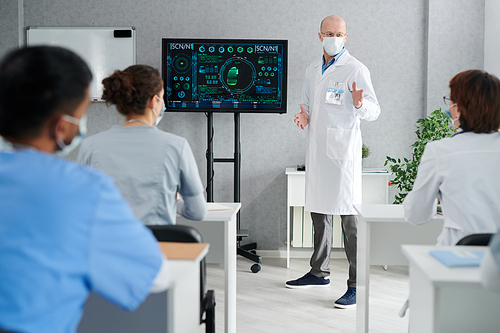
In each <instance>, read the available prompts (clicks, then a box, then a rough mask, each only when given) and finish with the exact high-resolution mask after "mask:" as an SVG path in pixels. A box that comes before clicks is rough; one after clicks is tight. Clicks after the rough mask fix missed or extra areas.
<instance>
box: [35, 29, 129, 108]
mask: <svg viewBox="0 0 500 333" xmlns="http://www.w3.org/2000/svg"><path fill="white" fill-rule="evenodd" d="M114 30H131V31H132V37H125V38H115V37H114V36H113V31H114ZM136 39H137V37H136V30H135V27H27V28H26V45H27V46H36V45H58V46H62V47H65V48H68V49H70V50H72V51H73V52H75V53H76V54H78V55H79V56H80V57H82V58H83V60H85V62H86V63H87V64H88V66H89V68H90V70H91V72H92V75H93V80H92V82H91V83H90V89H89V93H90V100H91V101H92V102H103V100H102V91H103V85H102V80H103V79H104V78H106V77H108V76H109V75H111V74H113V72H114V71H115V70H117V69H119V70H124V69H125V68H127V67H129V66H132V65H135V64H136V63H137V60H136V59H137V52H136V45H137V41H136Z"/></svg>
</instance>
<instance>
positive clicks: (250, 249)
mask: <svg viewBox="0 0 500 333" xmlns="http://www.w3.org/2000/svg"><path fill="white" fill-rule="evenodd" d="M240 241H241V237H238V247H237V254H238V255H240V256H242V257H245V258H247V259H249V260H252V261H253V262H255V263H256V264H253V265H252V267H250V270H251V271H252V273H258V272H259V271H260V270H261V267H260V264H261V263H262V257H261V256H259V255H258V254H257V252H256V251H255V250H256V249H257V243H249V244H245V245H240V244H239V243H240Z"/></svg>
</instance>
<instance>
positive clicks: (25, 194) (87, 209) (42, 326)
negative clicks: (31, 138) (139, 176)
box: [0, 150, 162, 333]
mask: <svg viewBox="0 0 500 333" xmlns="http://www.w3.org/2000/svg"><path fill="white" fill-rule="evenodd" d="M161 261H162V259H161V255H160V252H159V249H158V246H157V242H156V240H155V238H154V236H153V235H152V233H151V232H150V231H149V230H148V229H147V228H146V227H144V225H143V224H142V223H141V222H140V221H138V220H136V219H135V218H134V217H133V214H132V212H131V210H130V208H129V207H128V205H127V203H126V202H125V200H124V199H123V198H122V197H121V195H120V193H119V191H118V190H117V189H116V187H115V186H114V185H113V183H112V181H111V180H110V179H109V178H108V177H107V176H105V175H103V174H102V173H100V172H98V171H95V170H91V169H90V168H88V167H85V166H81V165H78V164H76V163H72V162H68V161H65V160H63V159H59V158H56V157H54V156H52V155H48V154H44V153H42V152H39V151H36V150H21V151H11V152H7V151H0V327H1V328H4V329H7V330H12V331H19V332H35V331H36V332H51V333H55V332H76V329H77V326H78V323H79V321H80V319H81V316H82V314H83V305H84V302H85V300H86V299H87V296H88V294H89V292H90V291H94V292H96V293H98V294H100V295H101V296H103V297H104V298H106V299H108V300H110V301H111V302H113V303H115V304H116V305H118V306H120V307H122V308H124V309H127V310H133V309H135V308H136V307H137V306H139V304H140V303H141V302H142V301H143V300H144V299H145V298H146V297H147V295H148V294H149V290H150V288H151V284H152V281H153V280H154V278H155V276H156V274H157V272H158V270H159V268H160V266H161Z"/></svg>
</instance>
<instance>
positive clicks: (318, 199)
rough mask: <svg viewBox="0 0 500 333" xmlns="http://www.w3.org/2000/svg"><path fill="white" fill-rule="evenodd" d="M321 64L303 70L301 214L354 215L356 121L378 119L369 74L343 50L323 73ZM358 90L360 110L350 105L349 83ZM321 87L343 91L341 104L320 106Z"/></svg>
mask: <svg viewBox="0 0 500 333" xmlns="http://www.w3.org/2000/svg"><path fill="white" fill-rule="evenodd" d="M322 63H323V59H322V58H321V59H318V61H316V62H314V63H312V64H311V65H310V66H309V67H308V68H307V70H306V76H305V82H304V86H303V89H302V103H301V104H302V105H304V107H305V109H306V111H307V113H308V117H309V118H308V122H309V124H308V126H307V127H308V134H307V153H306V193H305V194H306V198H305V199H306V200H305V210H306V211H308V212H315V213H322V214H328V215H355V214H356V211H355V210H354V206H353V204H354V203H361V131H360V127H359V122H360V119H365V120H368V121H373V120H375V119H377V117H378V115H379V114H380V107H379V105H378V101H377V98H376V96H375V92H374V91H373V86H372V83H371V79H370V72H369V71H368V69H367V68H366V66H364V65H363V64H362V63H361V62H359V61H358V60H357V59H355V58H354V57H352V56H351V55H350V54H349V52H348V51H347V50H346V51H345V52H344V54H342V55H341V56H340V58H339V59H338V60H337V61H336V62H335V63H334V64H333V65H331V66H330V67H329V68H328V69H327V70H326V71H325V73H324V74H322V73H321V71H322ZM354 81H355V82H356V84H357V89H363V90H364V95H365V99H364V101H363V106H362V107H361V108H359V109H356V108H355V107H354V106H353V105H352V94H351V92H352V83H353V82H354ZM327 88H337V89H339V90H340V89H341V90H344V93H343V94H342V95H343V101H342V105H337V104H331V103H327V102H326V98H327Z"/></svg>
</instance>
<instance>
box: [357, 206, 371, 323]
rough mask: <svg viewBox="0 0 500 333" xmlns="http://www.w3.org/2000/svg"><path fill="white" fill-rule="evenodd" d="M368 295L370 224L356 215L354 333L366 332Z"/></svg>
mask: <svg viewBox="0 0 500 333" xmlns="http://www.w3.org/2000/svg"><path fill="white" fill-rule="evenodd" d="M369 294H370V224H369V223H367V222H366V221H365V219H364V218H362V217H361V216H360V215H358V272H357V283H356V302H357V307H356V332H357V333H366V332H368V320H369V313H368V312H369V311H368V310H369V303H368V302H369Z"/></svg>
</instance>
